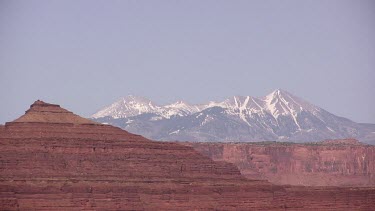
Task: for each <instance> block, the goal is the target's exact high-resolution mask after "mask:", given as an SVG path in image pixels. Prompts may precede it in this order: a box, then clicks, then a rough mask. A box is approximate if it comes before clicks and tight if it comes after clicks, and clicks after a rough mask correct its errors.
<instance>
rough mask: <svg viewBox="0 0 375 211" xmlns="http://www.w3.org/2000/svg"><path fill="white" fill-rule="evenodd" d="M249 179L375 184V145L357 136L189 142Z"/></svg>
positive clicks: (318, 184)
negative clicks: (309, 140) (291, 140)
mask: <svg viewBox="0 0 375 211" xmlns="http://www.w3.org/2000/svg"><path fill="white" fill-rule="evenodd" d="M186 144H187V145H191V146H193V147H194V148H195V149H196V150H198V151H199V152H201V153H202V154H204V155H206V156H209V157H211V158H212V159H214V160H216V161H227V162H230V163H233V164H235V165H236V166H237V167H238V168H239V169H240V171H241V173H242V174H243V175H244V176H246V177H247V178H249V179H265V180H268V181H270V182H272V183H274V184H280V185H285V184H288V185H305V186H375V146H372V145H364V144H361V143H360V142H359V141H357V140H354V139H345V140H327V141H324V142H321V143H310V144H291V143H275V142H263V143H262V142H259V143H186Z"/></svg>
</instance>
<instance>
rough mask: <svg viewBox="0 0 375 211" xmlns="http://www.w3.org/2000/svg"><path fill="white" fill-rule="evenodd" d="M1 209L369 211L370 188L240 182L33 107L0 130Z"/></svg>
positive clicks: (177, 152)
mask: <svg viewBox="0 0 375 211" xmlns="http://www.w3.org/2000/svg"><path fill="white" fill-rule="evenodd" d="M0 146H1V147H0V210H261V209H263V210H285V209H292V210H298V209H306V208H310V209H326V210H329V209H340V210H353V209H357V210H370V209H371V208H372V205H373V202H374V201H375V190H374V189H373V188H334V187H330V188H324V187H321V188H306V187H293V186H278V185H273V184H271V183H269V182H267V181H265V180H259V179H256V180H255V179H253V180H249V179H246V178H244V177H243V176H242V175H241V174H240V171H239V170H238V169H237V168H236V167H235V166H234V165H233V164H230V163H227V162H224V161H213V160H211V159H209V158H208V157H207V156H204V155H201V154H200V153H199V152H197V151H195V150H194V149H193V148H192V147H190V146H184V145H181V144H177V143H163V142H155V141H150V140H148V139H145V138H143V137H141V136H138V135H134V134H130V133H128V132H126V131H123V130H121V129H119V128H116V127H112V126H108V125H101V124H97V123H93V122H91V121H89V120H85V119H83V118H81V117H79V116H77V115H74V114H73V113H71V112H69V111H67V110H65V109H62V108H60V107H59V106H57V105H53V104H47V103H44V102H42V101H37V102H35V103H34V104H33V105H32V106H31V107H30V109H29V110H28V111H27V112H26V114H25V115H24V116H22V117H20V118H19V119H17V120H15V121H13V122H10V123H6V125H5V126H4V127H3V128H2V129H1V130H0Z"/></svg>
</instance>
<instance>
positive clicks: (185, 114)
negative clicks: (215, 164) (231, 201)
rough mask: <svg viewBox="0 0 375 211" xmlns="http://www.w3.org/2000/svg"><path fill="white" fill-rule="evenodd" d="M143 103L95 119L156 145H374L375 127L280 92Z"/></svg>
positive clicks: (112, 108) (125, 104)
mask: <svg viewBox="0 0 375 211" xmlns="http://www.w3.org/2000/svg"><path fill="white" fill-rule="evenodd" d="M140 99H142V101H137V98H134V97H133V96H132V97H125V98H122V99H120V100H119V101H116V102H115V103H113V104H111V105H109V106H107V107H105V108H104V109H102V110H100V111H99V112H97V113H95V114H93V115H92V116H91V117H92V119H93V120H95V121H98V122H101V123H107V124H113V125H116V126H119V127H122V128H123V129H126V130H129V131H131V132H133V133H138V134H142V135H145V136H146V137H148V138H152V139H156V140H177V141H240V142H249V141H273V140H279V141H295V142H309V141H319V140H324V139H336V138H358V139H360V140H361V137H362V136H363V137H366V138H365V139H362V140H364V141H366V142H367V143H375V141H374V140H375V133H372V132H375V124H374V125H373V126H371V125H372V124H370V126H366V129H363V128H364V127H365V126H362V125H361V124H359V123H356V122H354V121H351V120H349V119H347V118H344V117H339V116H336V115H334V114H332V113H330V112H328V111H326V110H324V109H322V108H320V107H318V106H315V105H313V104H312V103H309V102H308V101H306V100H304V99H302V98H299V97H297V96H295V95H293V94H291V93H289V92H287V91H285V90H282V89H277V90H275V91H273V92H272V93H270V94H268V95H266V96H263V97H252V96H233V97H230V98H226V99H225V100H223V101H209V102H207V103H205V104H188V103H186V102H183V101H178V102H176V103H171V104H167V105H157V104H156V103H154V102H152V101H151V100H148V99H146V98H140ZM213 108H217V109H213ZM193 117H194V118H193ZM371 130H372V131H371ZM364 131H366V132H364ZM189 139H190V140H189Z"/></svg>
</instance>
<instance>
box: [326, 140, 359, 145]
mask: <svg viewBox="0 0 375 211" xmlns="http://www.w3.org/2000/svg"><path fill="white" fill-rule="evenodd" d="M321 143H322V144H324V145H364V144H363V143H361V142H360V141H358V140H357V139H354V138H350V139H333V140H324V141H322V142H321Z"/></svg>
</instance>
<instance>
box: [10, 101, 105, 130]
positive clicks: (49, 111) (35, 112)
mask: <svg viewBox="0 0 375 211" xmlns="http://www.w3.org/2000/svg"><path fill="white" fill-rule="evenodd" d="M13 122H23V123H26V122H28V123H30V122H34V123H70V124H97V125H99V123H97V122H94V121H91V120H88V119H85V118H82V117H80V116H78V115H76V114H74V113H73V112H71V111H68V110H66V109H63V108H61V107H60V106H59V105H56V104H50V103H45V102H43V101H41V100H37V101H35V102H34V103H33V104H32V105H31V106H30V108H29V109H28V110H27V111H26V112H25V114H24V115H22V116H21V117H19V118H18V119H16V120H14V121H13Z"/></svg>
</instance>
